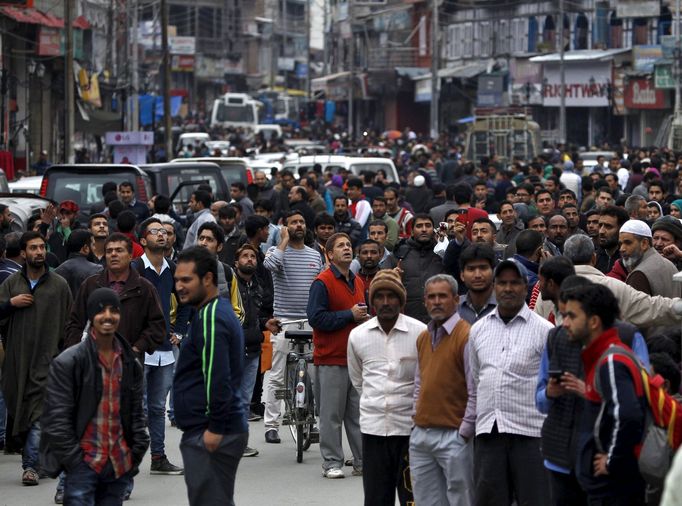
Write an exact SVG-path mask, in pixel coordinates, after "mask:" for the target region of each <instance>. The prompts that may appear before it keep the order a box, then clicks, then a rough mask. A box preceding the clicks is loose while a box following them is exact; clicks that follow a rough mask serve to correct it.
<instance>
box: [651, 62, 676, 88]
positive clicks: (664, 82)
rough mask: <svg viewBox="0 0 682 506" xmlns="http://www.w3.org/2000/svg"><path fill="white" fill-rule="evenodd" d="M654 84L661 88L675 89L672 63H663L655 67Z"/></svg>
mask: <svg viewBox="0 0 682 506" xmlns="http://www.w3.org/2000/svg"><path fill="white" fill-rule="evenodd" d="M654 85H655V87H656V88H658V89H659V90H674V89H675V78H674V77H673V66H672V65H666V64H662V65H656V66H655V67H654Z"/></svg>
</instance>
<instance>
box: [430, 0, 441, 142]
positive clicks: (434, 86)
mask: <svg viewBox="0 0 682 506" xmlns="http://www.w3.org/2000/svg"><path fill="white" fill-rule="evenodd" d="M438 32H439V29H438V0H431V138H432V139H437V138H438V133H439V131H440V128H439V124H438V102H439V98H440V97H439V93H438V60H439V58H438V56H439V54H440V53H439V51H440V47H439V45H438Z"/></svg>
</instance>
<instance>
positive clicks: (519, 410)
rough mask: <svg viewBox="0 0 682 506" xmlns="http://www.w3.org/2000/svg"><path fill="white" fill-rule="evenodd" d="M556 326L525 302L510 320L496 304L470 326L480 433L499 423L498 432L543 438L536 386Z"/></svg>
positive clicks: (470, 349) (472, 369)
mask: <svg viewBox="0 0 682 506" xmlns="http://www.w3.org/2000/svg"><path fill="white" fill-rule="evenodd" d="M552 328H553V326H552V324H551V323H549V322H548V321H547V320H545V319H544V318H542V317H541V316H539V315H537V314H535V313H533V312H532V311H531V310H530V309H528V306H527V305H526V304H524V305H523V307H522V308H521V310H520V311H519V313H518V314H517V315H516V316H515V317H514V318H513V319H512V320H511V321H510V322H509V323H507V324H505V323H504V321H503V320H502V318H500V315H499V308H497V309H495V310H494V311H493V312H492V313H490V314H488V315H486V316H485V317H483V318H482V319H481V320H479V321H477V322H476V323H475V324H474V325H473V326H472V327H471V331H470V332H469V353H470V364H471V371H472V374H473V378H474V384H475V386H476V390H475V391H476V400H475V402H476V434H477V435H478V434H489V433H490V432H491V431H492V429H493V425H494V424H495V423H497V430H498V431H499V432H504V433H507V434H518V435H522V436H530V437H540V430H541V429H542V423H543V421H544V419H545V417H544V415H542V414H541V413H540V412H539V411H538V410H537V409H536V408H535V387H536V386H537V375H538V371H539V370H540V359H541V358H542V353H543V350H544V347H545V343H546V341H547V334H548V333H549V331H550V329H552ZM470 402H471V401H470Z"/></svg>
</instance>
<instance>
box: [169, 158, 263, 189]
mask: <svg viewBox="0 0 682 506" xmlns="http://www.w3.org/2000/svg"><path fill="white" fill-rule="evenodd" d="M187 162H208V163H214V164H216V165H218V167H220V171H221V172H222V174H223V178H224V179H225V181H226V182H227V186H228V188H229V186H230V185H231V184H232V183H234V182H235V181H241V182H242V183H244V185H245V186H248V185H250V184H251V183H252V182H253V169H252V168H251V166H250V162H249V160H248V158H237V157H219V156H205V157H201V158H176V159H175V160H171V162H170V163H187Z"/></svg>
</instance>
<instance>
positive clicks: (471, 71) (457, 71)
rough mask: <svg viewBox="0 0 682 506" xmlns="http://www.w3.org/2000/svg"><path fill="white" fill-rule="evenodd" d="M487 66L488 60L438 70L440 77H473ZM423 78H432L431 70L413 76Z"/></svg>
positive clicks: (415, 79) (418, 79)
mask: <svg viewBox="0 0 682 506" xmlns="http://www.w3.org/2000/svg"><path fill="white" fill-rule="evenodd" d="M487 67H488V63H487V62H475V63H466V64H464V65H458V66H456V67H445V68H444V69H440V70H439V71H438V77H439V78H441V79H451V78H454V79H471V78H473V77H476V76H477V75H479V74H482V73H483V72H485V71H486V68H487ZM423 79H431V72H429V73H427V74H422V75H419V76H416V77H413V78H412V80H413V81H421V80H423Z"/></svg>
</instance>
